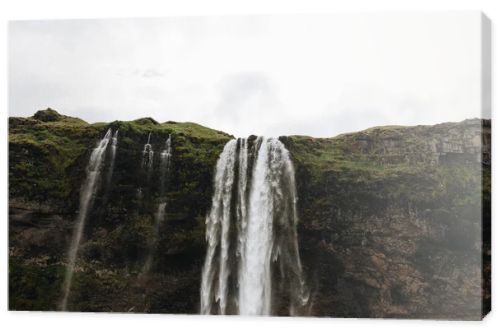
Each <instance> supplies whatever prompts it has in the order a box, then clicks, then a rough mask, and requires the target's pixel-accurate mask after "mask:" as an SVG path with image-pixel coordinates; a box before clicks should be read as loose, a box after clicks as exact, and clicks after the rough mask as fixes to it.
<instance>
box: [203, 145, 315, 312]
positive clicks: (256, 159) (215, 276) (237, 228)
mask: <svg viewBox="0 0 500 334" xmlns="http://www.w3.org/2000/svg"><path fill="white" fill-rule="evenodd" d="M296 202H297V193H296V188H295V172H294V169H293V165H292V162H291V160H290V157H289V152H288V150H287V149H286V148H285V146H284V145H283V143H281V142H280V141H279V140H277V139H274V138H262V137H260V138H258V139H256V140H251V139H243V138H240V139H237V140H236V139H233V140H231V141H229V142H228V143H227V144H226V146H225V147H224V150H223V152H222V153H221V155H220V157H219V160H218V162H217V167H216V172H215V179H214V194H213V197H212V207H211V209H210V212H209V214H208V215H207V218H206V228H207V230H206V238H207V242H208V246H207V253H206V257H205V264H204V267H203V272H202V283H201V305H200V308H201V309H200V311H201V313H202V314H213V313H218V314H245V315H270V314H284V313H288V314H290V315H294V314H300V313H301V312H303V309H304V308H305V306H306V304H307V301H308V294H307V291H306V287H305V283H304V279H303V274H302V265H301V261H300V256H299V251H298V244H297V232H296V225H297V220H298V219H297V210H296Z"/></svg>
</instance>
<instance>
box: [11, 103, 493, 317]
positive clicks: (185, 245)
mask: <svg viewBox="0 0 500 334" xmlns="http://www.w3.org/2000/svg"><path fill="white" fill-rule="evenodd" d="M108 128H112V129H113V130H119V144H118V150H117V154H116V162H115V168H114V172H113V175H112V179H111V182H109V183H106V182H101V184H100V187H99V191H98V193H97V196H96V198H95V200H94V202H95V205H94V210H93V211H92V212H91V214H90V217H89V219H88V221H87V224H86V226H85V231H84V240H83V242H82V244H81V248H80V252H79V258H78V261H77V264H76V269H75V281H74V283H73V288H72V293H71V298H70V303H69V304H70V307H69V309H70V310H81V311H120V312H161V313H198V311H199V289H200V280H201V267H202V265H203V260H204V255H205V247H206V246H205V225H204V220H205V215H206V212H207V210H208V208H209V207H210V202H211V194H212V187H213V185H212V179H213V172H214V166H215V163H216V161H217V158H218V155H219V154H220V152H221V151H222V148H223V147H224V145H225V143H226V142H227V141H228V140H229V139H230V138H232V136H230V135H228V134H225V133H222V132H220V131H216V130H212V129H208V128H205V127H203V126H200V125H197V124H194V123H175V122H167V123H162V124H159V123H157V122H156V121H154V120H153V119H150V118H144V119H140V120H136V121H131V122H120V121H115V122H112V123H109V124H101V123H99V124H87V123H85V122H84V121H82V120H79V119H76V118H70V117H66V116H62V115H59V114H57V113H56V112H55V111H53V110H47V111H41V112H38V113H37V114H35V116H33V117H29V118H10V119H9V308H10V309H12V310H56V309H57V308H58V303H59V302H60V299H61V285H62V281H63V278H64V270H65V262H66V254H67V251H68V246H69V243H70V241H71V234H72V229H73V224H74V220H75V216H76V214H77V211H78V204H79V191H80V187H81V184H82V180H83V179H84V178H85V166H86V164H87V161H88V159H89V155H90V153H91V151H92V148H93V147H94V146H95V144H96V142H97V141H99V139H100V138H101V137H102V136H103V134H104V133H105V132H106V130H107V129H108ZM490 132H491V130H490V122H489V121H486V120H484V121H483V120H477V119H475V120H466V121H463V122H460V123H445V124H439V125H435V126H416V127H396V126H392V127H378V128H372V129H368V130H365V131H361V132H357V133H351V134H344V135H340V136H337V137H334V138H324V139H319V138H311V137H302V136H290V137H280V140H281V141H282V142H283V143H284V144H285V146H286V147H287V148H288V150H289V151H290V154H291V157H292V160H293V163H294V166H295V170H296V181H297V191H298V195H299V200H298V209H299V220H300V222H299V226H298V238H299V246H300V253H301V258H302V262H303V264H304V270H305V273H306V279H307V283H308V286H309V288H310V290H311V301H310V307H309V313H308V315H312V316H336V317H408V318H420V317H423V318H467V319H478V318H480V317H481V315H482V314H483V313H486V312H487V310H488V308H489V306H488V305H489V280H488V279H487V278H488V273H489V270H490V269H489V268H490V267H489V257H490V250H489V246H488V245H486V247H484V249H483V248H482V238H484V239H485V241H488V240H489V239H488V238H489V221H490V216H489V212H490V211H489V207H490V149H489V147H490ZM149 133H151V134H152V135H151V144H152V147H153V150H154V151H155V152H160V151H161V147H162V145H163V143H164V142H165V139H166V137H167V136H168V135H171V136H172V148H173V152H172V153H173V155H172V165H171V172H170V175H169V178H168V184H167V192H166V194H165V196H164V198H161V200H164V201H166V203H167V205H166V208H167V209H166V219H165V222H164V224H162V226H161V228H160V230H159V232H158V236H156V235H155V234H156V233H155V231H154V223H153V220H154V219H153V216H154V212H155V210H156V205H157V203H158V201H159V200H160V190H159V184H158V182H157V180H158V173H159V172H158V168H155V166H154V167H153V172H152V174H151V175H149V174H148V173H147V172H146V171H145V170H144V169H143V168H141V159H142V149H143V146H144V144H145V143H146V141H147V138H148V134H149ZM482 222H484V224H483V225H481V223H482ZM156 237H158V241H159V242H158V245H159V246H158V249H157V251H156V253H155V257H154V263H153V267H152V270H151V273H150V275H148V277H147V278H140V277H139V274H140V272H141V268H142V266H143V264H144V259H145V257H146V256H147V251H148V247H149V245H150V243H151V240H152V239H154V238H156ZM483 251H484V252H483ZM483 264H484V265H483ZM483 269H484V270H483ZM482 293H484V295H485V297H486V298H485V301H484V305H481V294H482Z"/></svg>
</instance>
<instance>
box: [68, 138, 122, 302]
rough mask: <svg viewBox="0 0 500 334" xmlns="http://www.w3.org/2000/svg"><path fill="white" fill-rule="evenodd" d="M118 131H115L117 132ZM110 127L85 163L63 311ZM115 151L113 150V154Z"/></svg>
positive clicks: (101, 167) (97, 181)
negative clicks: (85, 171) (85, 175)
mask: <svg viewBox="0 0 500 334" xmlns="http://www.w3.org/2000/svg"><path fill="white" fill-rule="evenodd" d="M117 133H118V132H116V134H117ZM111 134H112V132H111V129H108V131H107V132H106V134H105V135H104V138H102V139H101V141H100V142H99V143H98V144H97V146H96V147H95V148H94V150H93V151H92V153H91V154H90V158H89V162H88V165H87V177H86V179H85V182H84V183H83V186H82V190H81V192H80V209H79V212H78V216H77V218H76V222H75V227H74V230H73V237H72V241H71V245H70V248H69V251H68V264H67V267H66V274H65V277H64V283H63V299H62V302H61V309H62V310H63V311H65V310H66V309H67V306H68V305H67V304H68V298H69V294H70V291H71V283H72V280H73V274H74V271H75V263H76V259H77V255H78V249H79V246H80V242H81V239H82V236H83V230H84V227H85V221H86V219H87V215H88V212H89V211H90V210H91V208H92V204H93V199H94V196H95V194H96V191H97V188H98V184H99V178H100V176H101V172H102V169H103V165H104V159H105V156H106V149H107V147H108V144H109V142H110V140H111V139H112V136H111ZM115 149H116V148H115ZM114 154H115V152H113V155H114Z"/></svg>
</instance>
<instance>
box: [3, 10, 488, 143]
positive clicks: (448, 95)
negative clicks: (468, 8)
mask: <svg viewBox="0 0 500 334" xmlns="http://www.w3.org/2000/svg"><path fill="white" fill-rule="evenodd" d="M478 18H479V14H477V13H447V14H445V13H441V14H438V13H406V14H404V13H403V14H402V13H398V14H389V13H388V14H376V15H375V14H343V15H316V16H314V15H300V16H234V17H231V16H229V17H210V18H206V17H205V18H200V17H190V18H185V17H184V18H183V17H174V18H165V19H109V20H62V21H61V20H55V21H18V22H13V23H11V24H10V26H9V114H10V115H13V116H30V115H32V114H33V113H34V112H35V111H36V110H39V109H41V108H46V107H52V108H55V109H57V110H59V111H60V112H62V113H65V114H68V115H70V116H75V117H80V118H82V119H85V120H86V121H88V122H100V121H113V120H115V119H121V120H131V119H136V118H139V117H145V116H151V117H153V118H155V119H157V120H158V121H167V120H175V121H192V122H197V123H200V124H203V125H206V126H209V127H212V128H216V129H220V130H223V131H226V132H228V133H231V134H234V135H236V136H246V135H249V134H263V135H268V136H279V135H286V134H307V135H312V136H333V135H336V134H338V133H340V132H348V131H355V130H359V129H363V128H366V127H370V126H376V125H382V124H402V125H412V124H434V123H438V122H443V121H459V120H462V119H465V118H471V117H480V115H481V87H480V80H481V67H480V66H481V61H480V60H481V57H480V56H481V55H480V50H479V48H478V47H477V46H478V45H480V38H481V35H480V29H479V28H480V27H479V25H478V24H477V23H478Z"/></svg>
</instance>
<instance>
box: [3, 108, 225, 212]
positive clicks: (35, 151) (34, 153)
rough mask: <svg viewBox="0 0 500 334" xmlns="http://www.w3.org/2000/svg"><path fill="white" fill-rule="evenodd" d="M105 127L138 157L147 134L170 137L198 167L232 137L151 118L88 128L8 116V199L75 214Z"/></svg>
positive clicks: (41, 117) (51, 116) (43, 117)
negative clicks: (90, 159) (46, 203)
mask: <svg viewBox="0 0 500 334" xmlns="http://www.w3.org/2000/svg"><path fill="white" fill-rule="evenodd" d="M109 128H112V129H113V130H119V132H120V149H121V150H122V151H123V150H124V151H126V150H133V151H135V152H140V151H141V150H142V147H141V145H144V143H145V141H146V140H147V136H148V134H149V133H150V132H151V133H152V135H153V136H154V137H158V138H159V139H160V138H162V139H161V140H164V139H163V138H165V137H166V136H168V135H169V134H172V136H174V137H176V140H177V144H178V145H177V147H176V148H177V149H178V151H179V152H180V153H181V154H182V156H183V157H186V158H188V159H190V160H192V161H198V162H203V161H204V159H210V158H211V157H212V156H213V154H214V149H216V147H217V143H221V142H225V141H227V140H228V139H229V138H230V136H229V135H227V134H224V133H222V132H220V131H216V130H211V129H209V128H206V127H203V126H201V125H198V124H195V123H175V122H166V123H163V124H159V123H157V122H155V121H154V120H152V119H139V120H136V121H129V122H121V121H116V122H112V123H96V124H87V123H86V122H84V121H82V120H80V119H77V118H72V117H67V116H63V115H60V114H58V113H57V112H55V111H54V110H51V109H48V110H46V111H39V112H37V114H36V115H35V116H33V117H28V118H20V117H11V118H10V119H9V163H10V164H9V183H10V187H9V189H10V196H11V197H16V198H24V199H26V200H28V201H35V202H44V201H46V200H50V201H53V202H54V203H55V204H57V205H58V206H60V207H66V208H70V209H71V210H74V209H75V203H76V202H77V197H78V192H79V186H80V184H81V180H82V179H83V177H84V175H85V166H86V163H87V161H88V157H89V155H90V153H91V151H92V149H93V148H94V147H95V145H96V143H97V142H98V141H99V140H100V139H101V138H102V137H103V136H104V133H105V132H106V131H107V129H109ZM158 144H159V145H160V143H158ZM215 154H217V152H216V153H215ZM181 160H182V159H181ZM76 204H77V203H76Z"/></svg>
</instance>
